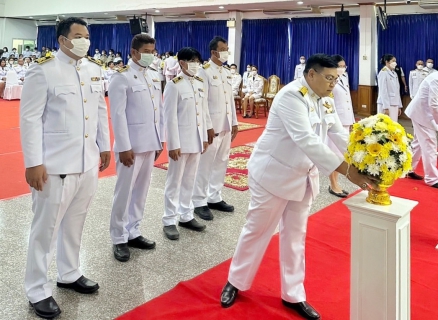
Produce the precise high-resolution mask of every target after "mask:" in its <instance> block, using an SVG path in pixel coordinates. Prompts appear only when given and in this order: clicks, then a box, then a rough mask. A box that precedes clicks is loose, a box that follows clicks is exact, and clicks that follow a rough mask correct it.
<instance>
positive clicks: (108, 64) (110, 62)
mask: <svg viewBox="0 0 438 320" xmlns="http://www.w3.org/2000/svg"><path fill="white" fill-rule="evenodd" d="M110 64H114V61H109V62H107V64H106V66H107V67H109V66H110ZM114 65H115V64H114Z"/></svg>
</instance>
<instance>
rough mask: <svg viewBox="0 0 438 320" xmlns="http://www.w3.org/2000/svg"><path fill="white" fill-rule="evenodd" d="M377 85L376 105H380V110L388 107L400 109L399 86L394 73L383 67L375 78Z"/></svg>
mask: <svg viewBox="0 0 438 320" xmlns="http://www.w3.org/2000/svg"><path fill="white" fill-rule="evenodd" d="M377 85H378V86H379V96H378V97H377V103H378V104H381V105H382V110H386V109H389V106H398V107H399V108H402V107H403V106H402V102H401V98H400V84H399V82H398V76H397V73H395V71H391V70H389V69H388V68H387V67H384V68H383V69H382V70H380V72H379V74H378V76H377Z"/></svg>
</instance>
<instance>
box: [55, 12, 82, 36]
mask: <svg viewBox="0 0 438 320" xmlns="http://www.w3.org/2000/svg"><path fill="white" fill-rule="evenodd" d="M73 24H80V25H81V26H84V27H88V25H87V23H86V22H85V21H84V20H82V19H81V18H76V17H70V18H67V19H65V20H62V21H61V22H60V23H59V24H58V27H57V28H56V39H59V36H64V37H66V38H67V37H68V34H69V33H70V28H71V26H72V25H73Z"/></svg>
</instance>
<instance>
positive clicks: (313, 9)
mask: <svg viewBox="0 0 438 320" xmlns="http://www.w3.org/2000/svg"><path fill="white" fill-rule="evenodd" d="M263 13H264V14H266V15H267V16H279V15H295V14H301V13H307V14H309V13H310V14H312V13H314V14H318V13H321V10H320V9H319V7H314V6H308V7H303V8H296V9H293V10H263Z"/></svg>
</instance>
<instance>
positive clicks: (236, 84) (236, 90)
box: [231, 73, 242, 96]
mask: <svg viewBox="0 0 438 320" xmlns="http://www.w3.org/2000/svg"><path fill="white" fill-rule="evenodd" d="M231 76H232V77H233V78H232V79H231V80H232V81H231V82H232V85H231V86H232V87H233V93H234V95H236V96H237V94H238V93H239V87H240V83H241V82H242V76H241V75H240V74H238V73H235V74H232V75H231Z"/></svg>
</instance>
